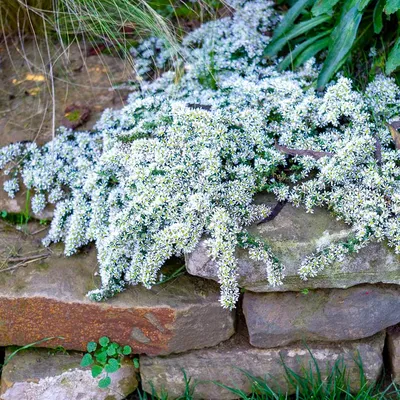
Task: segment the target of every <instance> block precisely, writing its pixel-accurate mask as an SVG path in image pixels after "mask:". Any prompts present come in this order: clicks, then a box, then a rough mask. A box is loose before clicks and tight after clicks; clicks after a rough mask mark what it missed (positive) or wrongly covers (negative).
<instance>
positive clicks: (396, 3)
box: [385, 0, 400, 15]
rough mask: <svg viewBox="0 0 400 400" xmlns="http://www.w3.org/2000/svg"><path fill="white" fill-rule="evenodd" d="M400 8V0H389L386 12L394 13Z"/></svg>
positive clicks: (388, 13)
mask: <svg viewBox="0 0 400 400" xmlns="http://www.w3.org/2000/svg"><path fill="white" fill-rule="evenodd" d="M398 10H400V0H387V1H386V5H385V13H386V14H387V15H390V14H393V13H395V12H396V11H398Z"/></svg>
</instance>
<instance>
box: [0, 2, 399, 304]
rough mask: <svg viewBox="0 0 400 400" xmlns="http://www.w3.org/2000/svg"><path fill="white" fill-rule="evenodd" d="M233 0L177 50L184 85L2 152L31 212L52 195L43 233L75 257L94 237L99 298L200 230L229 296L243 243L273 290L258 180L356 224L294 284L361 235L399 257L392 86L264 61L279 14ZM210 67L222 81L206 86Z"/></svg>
mask: <svg viewBox="0 0 400 400" xmlns="http://www.w3.org/2000/svg"><path fill="white" fill-rule="evenodd" d="M234 5H235V8H236V9H237V11H236V14H235V15H234V16H233V17H229V18H225V19H224V20H222V21H215V22H210V23H208V24H206V25H204V26H202V27H201V28H199V30H198V31H195V32H193V33H192V34H191V35H190V36H189V38H188V39H187V40H186V42H190V43H193V42H197V43H199V44H200V45H199V46H198V47H197V48H195V49H192V50H189V47H187V52H188V53H190V55H191V57H192V59H191V60H194V61H195V62H194V64H193V62H189V64H188V68H187V72H186V73H185V75H184V76H183V77H182V78H181V80H180V81H179V82H178V83H176V82H175V77H174V74H173V73H171V72H166V73H165V74H163V75H162V76H161V77H160V78H159V79H157V80H155V81H154V82H151V83H149V82H146V83H144V84H143V85H142V88H141V91H140V92H139V91H138V92H135V93H132V94H131V96H130V98H129V102H128V105H127V106H125V107H124V108H123V109H122V110H119V111H111V110H107V111H105V112H104V114H103V116H102V118H101V119H100V121H99V122H98V123H97V126H96V131H95V132H93V133H89V132H76V133H73V132H71V131H68V130H65V129H63V130H61V131H60V132H59V134H58V136H56V138H55V139H54V140H53V141H52V142H50V143H48V144H47V145H45V146H44V147H42V148H38V147H37V146H36V145H35V144H28V145H10V146H9V147H7V148H5V149H2V150H0V166H1V167H2V168H7V169H8V170H9V171H11V172H12V173H13V174H14V175H13V176H15V174H16V173H18V172H19V173H20V174H21V176H22V179H23V182H24V184H25V185H26V186H27V187H29V188H32V189H34V191H35V196H34V197H33V199H32V205H33V207H34V211H35V212H38V211H40V210H42V209H43V207H44V206H45V205H46V202H51V203H55V205H56V208H55V214H54V218H53V220H52V223H51V228H50V231H49V234H48V237H47V238H46V239H45V244H49V243H50V242H57V241H63V242H65V253H66V254H67V255H70V254H73V253H74V252H75V251H77V249H78V248H79V247H81V246H83V245H85V244H87V243H89V242H91V241H94V242H95V243H96V246H97V249H98V260H99V268H100V276H101V280H102V287H101V288H100V289H99V290H96V291H93V292H91V294H90V295H91V297H92V298H94V299H98V300H100V299H103V298H105V297H108V296H111V295H113V294H115V293H117V292H119V291H121V290H123V288H124V287H125V286H126V285H129V284H137V283H142V284H143V285H145V286H146V287H151V286H152V285H153V284H155V283H156V282H157V281H158V278H159V275H158V274H159V271H160V268H161V267H162V265H163V264H164V262H165V261H166V260H167V259H168V258H170V257H171V256H173V255H182V254H183V253H189V252H191V251H193V250H194V248H195V246H196V245H197V243H198V242H199V240H200V238H201V237H202V236H203V235H205V234H206V235H208V236H209V240H208V246H209V249H210V254H211V256H212V258H214V259H215V260H216V263H217V265H218V268H219V280H220V284H221V304H222V305H223V306H224V307H227V308H232V307H234V305H235V303H236V301H237V299H238V294H239V289H238V284H237V271H236V268H237V260H236V258H235V249H236V247H237V246H238V245H242V246H243V247H245V248H248V249H249V254H250V256H251V257H252V258H254V259H256V260H262V261H263V262H264V263H265V266H266V270H265V274H266V277H267V279H268V281H269V282H270V284H271V285H279V284H280V282H281V281H282V279H283V270H284V267H283V266H281V265H280V263H279V261H278V260H277V259H276V258H275V257H274V255H273V254H272V253H271V251H270V250H269V248H268V246H267V244H264V243H262V242H261V241H260V240H258V239H252V238H249V236H248V235H247V232H246V225H248V224H249V223H252V222H254V221H257V220H259V219H262V218H265V217H266V216H267V215H268V214H269V213H270V211H271V210H270V209H269V208H268V207H265V206H262V205H261V206H258V205H254V204H253V199H254V196H255V194H256V193H258V192H261V191H269V192H272V193H275V195H276V196H277V198H278V200H281V201H282V200H288V201H290V202H292V203H293V204H295V205H301V204H302V205H304V206H305V207H306V209H307V210H308V211H310V212H312V209H313V208H314V207H319V206H325V207H328V208H329V209H331V210H332V211H333V212H334V213H335V214H336V216H337V218H340V219H343V220H344V221H345V222H347V223H348V224H351V225H352V227H353V233H352V236H351V238H349V239H348V240H347V241H344V242H341V243H334V244H331V245H329V246H328V247H326V248H323V249H320V251H319V252H318V253H316V254H314V255H310V256H309V257H307V258H306V259H305V260H304V262H303V264H302V266H301V270H300V274H301V276H302V277H303V278H304V279H307V278H308V277H312V276H314V275H315V274H316V273H317V272H318V271H320V270H322V269H323V268H325V267H326V266H327V265H329V264H330V263H332V262H334V261H335V260H338V259H340V258H342V257H343V256H344V255H345V254H347V253H350V252H352V251H357V250H358V249H359V248H361V247H362V246H364V245H366V243H368V242H369V241H371V240H383V239H385V240H387V241H388V243H389V244H390V245H391V246H393V247H394V248H395V251H396V252H397V253H400V219H399V217H398V212H399V210H400V179H399V178H400V168H399V165H400V151H397V150H396V149H395V148H394V146H393V144H392V142H391V138H390V133H389V131H388V129H387V127H386V126H385V122H386V121H387V120H390V119H393V118H395V117H396V116H398V115H399V114H400V90H399V88H398V87H397V86H396V85H395V83H394V82H393V81H392V80H391V79H389V78H385V77H378V78H377V79H376V80H375V81H374V82H372V83H371V84H370V85H369V86H368V88H367V90H366V92H365V93H359V92H356V91H355V90H353V89H352V86H351V82H350V80H348V79H346V78H343V77H340V78H339V79H338V81H337V82H336V83H332V84H331V85H330V86H329V87H328V89H327V90H326V92H325V93H324V94H322V95H321V94H318V93H317V92H316V91H315V89H314V88H313V85H312V82H313V80H314V79H315V77H316V75H317V73H318V68H317V67H315V66H314V65H313V64H312V62H309V63H307V64H306V65H305V66H304V67H303V68H302V69H300V70H298V71H296V72H285V73H281V72H278V71H277V69H276V68H275V67H274V66H265V65H263V63H262V58H261V53H262V49H263V47H264V45H265V43H267V41H268V37H267V36H266V35H265V34H264V33H265V31H266V30H269V29H271V27H273V26H274V24H275V22H276V19H277V18H278V17H277V16H276V15H275V14H274V13H273V12H272V10H271V4H270V2H265V1H259V0H255V1H247V2H245V1H242V2H238V1H236V2H235V4H234ZM239 50H240V51H239ZM200 53H202V54H206V55H207V56H206V57H205V58H204V60H205V61H204V63H200V61H199V60H200V58H201V57H200ZM211 54H212V55H211ZM233 54H234V56H233ZM207 63H208V64H212V65H211V66H210V65H209V66H208V71H209V70H210V69H211V70H212V71H213V74H214V75H213V76H214V78H215V82H217V86H216V87H215V86H214V85H210V86H205V84H207V83H209V82H208V81H207V80H204V79H203V72H204V71H205V69H204V66H205V65H207ZM215 82H214V83H215ZM378 144H379V146H378ZM284 149H289V150H290V151H291V155H288V152H287V151H286V152H285V151H284ZM293 151H294V153H293ZM296 151H297V153H296ZM305 151H306V152H305ZM313 152H324V153H323V154H325V156H322V157H313ZM289 153H290V152H289Z"/></svg>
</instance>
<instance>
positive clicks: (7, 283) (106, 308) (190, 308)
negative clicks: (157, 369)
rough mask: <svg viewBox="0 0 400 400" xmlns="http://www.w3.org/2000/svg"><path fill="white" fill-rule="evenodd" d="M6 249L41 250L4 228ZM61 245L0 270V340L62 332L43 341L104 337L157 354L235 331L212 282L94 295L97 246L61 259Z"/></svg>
mask: <svg viewBox="0 0 400 400" xmlns="http://www.w3.org/2000/svg"><path fill="white" fill-rule="evenodd" d="M10 251H12V252H13V255H14V256H15V254H18V256H19V257H22V256H24V255H29V256H32V254H35V253H39V254H43V253H40V252H43V251H44V250H43V248H42V246H41V245H40V243H39V244H38V243H36V244H35V243H34V242H32V239H31V238H27V237H25V236H24V235H23V234H22V233H19V232H16V231H15V232H8V233H6V232H3V233H2V234H1V236H0V254H2V257H3V260H4V258H6V257H7V256H9V252H10ZM61 251H62V248H61V247H60V246H55V247H53V248H52V254H51V255H50V256H49V257H47V258H46V259H42V260H40V261H37V262H35V263H30V264H28V265H27V266H25V267H19V268H16V269H15V270H12V271H7V272H0V346H8V345H26V344H29V343H32V342H36V341H38V340H41V339H43V338H47V337H62V338H63V339H54V340H52V341H49V342H45V343H42V344H41V346H46V347H55V346H58V345H61V346H63V347H64V348H66V349H73V350H85V348H86V344H87V342H89V341H92V340H94V341H96V340H98V339H99V338H100V337H101V336H109V337H110V338H111V339H112V340H114V341H116V342H118V343H120V344H121V345H130V346H132V348H133V351H134V352H135V353H146V354H152V355H156V354H169V353H174V352H181V351H186V350H189V349H196V348H203V347H207V346H214V345H216V344H218V343H219V342H221V341H223V340H226V339H228V338H229V337H230V336H231V335H232V334H233V333H234V315H233V314H232V313H231V312H229V311H227V310H224V309H223V308H222V307H221V306H220V303H219V300H218V299H219V287H218V285H217V284H215V283H213V282H210V281H206V280H201V279H196V278H193V277H190V276H183V277H180V278H179V279H176V280H173V281H170V282H167V283H165V284H163V285H157V286H155V287H154V288H153V289H152V290H147V289H145V288H144V287H142V286H140V285H138V286H134V287H133V286H132V287H129V288H128V289H127V290H126V291H124V292H123V293H121V294H119V295H117V296H115V297H114V298H112V299H110V300H108V301H106V302H101V303H99V302H93V301H90V300H89V299H88V298H87V297H86V294H87V292H88V291H90V290H92V289H94V288H96V287H97V286H98V284H99V282H98V278H97V277H96V276H95V274H96V271H97V261H96V252H95V251H94V249H87V250H86V251H84V252H83V253H81V254H78V255H76V256H72V257H68V258H66V257H64V256H62V255H61ZM199 332H207V334H199Z"/></svg>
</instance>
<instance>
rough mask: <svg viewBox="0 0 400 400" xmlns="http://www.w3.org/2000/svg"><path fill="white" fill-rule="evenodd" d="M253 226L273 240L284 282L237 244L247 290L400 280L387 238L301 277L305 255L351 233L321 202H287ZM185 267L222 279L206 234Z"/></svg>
mask: <svg viewBox="0 0 400 400" xmlns="http://www.w3.org/2000/svg"><path fill="white" fill-rule="evenodd" d="M255 202H256V203H264V204H267V205H270V206H272V207H273V206H274V205H275V204H276V200H275V199H273V198H272V197H271V196H269V195H259V196H258V197H257V198H256V201H255ZM249 231H250V232H251V233H252V234H253V235H255V236H258V237H260V238H262V239H264V240H265V241H266V242H267V243H268V244H269V246H270V248H271V250H272V252H273V253H274V255H276V257H277V258H278V259H279V260H280V262H281V263H282V264H283V265H284V266H285V267H286V269H285V279H284V280H283V283H282V285H280V286H271V285H269V283H268V281H267V276H266V266H265V264H264V263H262V262H260V261H255V260H252V259H251V258H250V257H249V254H248V251H247V250H245V249H241V248H238V249H237V251H236V258H237V260H238V282H239V286H240V287H243V288H245V289H247V290H250V291H253V292H281V291H300V290H302V289H318V288H348V287H351V286H354V285H359V284H361V283H394V284H398V285H399V284H400V256H399V255H398V254H395V253H394V251H393V250H392V249H390V248H389V247H388V246H387V245H386V244H385V243H371V244H369V245H368V246H367V247H366V248H364V249H362V250H360V252H359V253H357V254H352V255H349V256H347V257H346V258H345V259H344V260H343V261H342V262H337V263H334V264H333V265H331V266H328V267H327V268H325V269H324V270H323V271H320V272H319V274H318V275H317V276H316V277H314V278H309V279H308V280H307V281H304V280H302V279H300V276H299V274H298V270H299V267H300V265H301V262H302V260H304V258H305V257H307V256H309V255H311V254H312V253H314V252H315V251H316V250H317V248H318V247H320V246H325V245H328V244H329V243H332V242H335V241H340V240H344V239H345V238H346V237H347V236H348V235H349V234H350V226H349V225H346V224H344V223H343V222H340V221H337V220H336V219H335V218H334V217H333V216H332V215H331V214H330V213H329V212H328V211H327V210H325V209H322V208H316V209H315V210H314V212H313V213H312V214H311V213H306V212H305V210H304V209H303V208H301V207H299V208H296V207H293V206H292V205H290V204H286V205H285V206H284V207H283V209H282V210H281V211H280V213H279V214H278V215H277V216H276V217H275V218H274V219H273V220H272V221H268V222H265V223H262V224H260V225H256V224H255V225H252V226H251V227H249ZM186 268H187V270H188V272H189V273H190V274H192V275H195V276H200V277H203V278H207V279H213V280H215V281H218V269H217V265H216V263H215V262H214V261H212V260H211V258H210V257H209V255H208V250H207V248H206V243H205V240H204V239H203V240H202V241H201V242H200V243H199V244H198V246H197V248H196V249H195V250H194V252H193V253H191V254H188V255H187V256H186Z"/></svg>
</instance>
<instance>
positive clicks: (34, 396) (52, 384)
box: [0, 349, 138, 400]
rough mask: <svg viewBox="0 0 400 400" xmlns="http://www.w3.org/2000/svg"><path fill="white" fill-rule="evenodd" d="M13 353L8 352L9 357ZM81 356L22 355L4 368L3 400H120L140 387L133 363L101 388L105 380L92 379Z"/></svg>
mask: <svg viewBox="0 0 400 400" xmlns="http://www.w3.org/2000/svg"><path fill="white" fill-rule="evenodd" d="M9 354H11V350H7V351H6V357H7V356H8V355H9ZM81 359H82V354H80V353H70V354H64V353H50V352H49V351H48V350H44V349H30V350H24V351H20V352H18V353H17V354H16V355H15V356H14V357H13V358H11V360H10V362H9V363H8V364H7V365H6V366H5V367H4V368H3V372H2V376H1V396H0V399H1V400H55V399H56V400H94V399H96V400H120V399H123V398H125V397H126V396H128V395H129V394H131V393H132V392H134V391H135V390H136V388H137V386H138V380H137V377H136V371H135V368H134V366H133V363H132V361H131V360H126V361H123V362H122V365H121V368H120V369H119V370H118V371H117V372H115V373H113V374H110V377H111V385H110V386H109V387H108V388H106V389H100V388H99V387H98V381H99V380H100V379H101V378H102V377H103V375H100V376H99V377H98V378H92V375H91V371H90V368H82V367H80V361H81Z"/></svg>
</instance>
